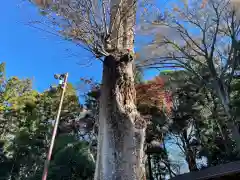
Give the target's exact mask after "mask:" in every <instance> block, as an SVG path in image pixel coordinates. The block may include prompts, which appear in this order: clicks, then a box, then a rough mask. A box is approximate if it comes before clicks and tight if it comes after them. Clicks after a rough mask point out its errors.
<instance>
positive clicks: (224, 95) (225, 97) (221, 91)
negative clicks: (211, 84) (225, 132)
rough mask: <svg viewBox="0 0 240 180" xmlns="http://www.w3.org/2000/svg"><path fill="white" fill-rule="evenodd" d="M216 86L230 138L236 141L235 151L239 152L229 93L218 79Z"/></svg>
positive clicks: (237, 135) (239, 140)
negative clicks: (226, 118)
mask: <svg viewBox="0 0 240 180" xmlns="http://www.w3.org/2000/svg"><path fill="white" fill-rule="evenodd" d="M217 87H218V88H217V93H218V95H219V98H220V100H221V102H222V105H223V107H224V110H225V113H226V115H227V117H228V121H227V127H228V129H229V130H230V131H231V134H232V138H233V140H234V141H235V143H236V148H237V151H238V153H239V154H240V133H239V130H238V125H237V124H235V122H234V117H233V114H232V113H231V108H230V99H229V94H228V92H226V88H224V86H223V85H222V83H221V81H220V80H219V83H218V84H217Z"/></svg>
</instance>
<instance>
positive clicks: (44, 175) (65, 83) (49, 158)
mask: <svg viewBox="0 0 240 180" xmlns="http://www.w3.org/2000/svg"><path fill="white" fill-rule="evenodd" d="M67 79H68V73H66V74H65V76H64V81H63V86H62V88H63V90H62V95H61V99H60V103H59V107H58V113H57V117H56V121H55V124H54V129H53V133H52V139H51V144H50V147H49V150H48V155H47V159H46V160H45V164H44V170H43V174H42V180H46V179H47V175H48V168H49V164H50V160H51V156H52V150H53V146H54V142H55V138H56V134H57V128H58V124H59V118H60V114H61V110H62V104H63V99H64V94H65V91H66V87H67Z"/></svg>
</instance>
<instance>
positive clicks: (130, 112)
mask: <svg viewBox="0 0 240 180" xmlns="http://www.w3.org/2000/svg"><path fill="white" fill-rule="evenodd" d="M135 102H136V92H135V87H134V76H133V58H132V57H131V56H130V55H129V54H128V53H117V54H114V55H110V56H108V57H106V58H105V60H104V63H103V77H102V87H101V97H100V114H99V136H98V156H97V165H96V171H95V177H94V179H95V180H143V179H145V164H144V149H143V145H144V140H145V128H146V124H145V121H144V120H143V119H142V118H141V117H140V115H139V113H138V111H137V109H136V105H135Z"/></svg>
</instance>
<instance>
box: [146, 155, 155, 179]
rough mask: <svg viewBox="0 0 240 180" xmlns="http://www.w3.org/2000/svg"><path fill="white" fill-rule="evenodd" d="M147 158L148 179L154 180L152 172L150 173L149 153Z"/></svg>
mask: <svg viewBox="0 0 240 180" xmlns="http://www.w3.org/2000/svg"><path fill="white" fill-rule="evenodd" d="M147 159H148V173H149V180H154V178H153V173H152V163H151V155H150V154H148V155H147Z"/></svg>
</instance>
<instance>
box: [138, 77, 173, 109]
mask: <svg viewBox="0 0 240 180" xmlns="http://www.w3.org/2000/svg"><path fill="white" fill-rule="evenodd" d="M136 92H137V104H138V105H141V106H145V107H146V108H147V107H148V108H153V107H155V108H156V107H157V108H158V109H159V110H163V109H164V110H166V112H168V113H169V112H170V111H171V107H172V99H171V94H170V92H167V91H166V90H165V88H164V80H163V79H162V78H161V77H155V78H154V79H153V80H151V81H148V82H146V83H142V84H138V85H136Z"/></svg>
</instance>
